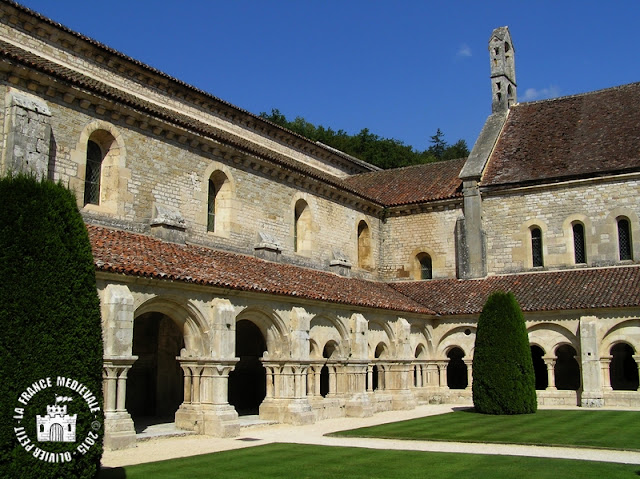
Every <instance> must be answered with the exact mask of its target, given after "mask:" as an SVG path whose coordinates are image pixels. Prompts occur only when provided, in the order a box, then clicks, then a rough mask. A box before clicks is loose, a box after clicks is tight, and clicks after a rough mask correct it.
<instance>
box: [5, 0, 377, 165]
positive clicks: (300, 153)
mask: <svg viewBox="0 0 640 479" xmlns="http://www.w3.org/2000/svg"><path fill="white" fill-rule="evenodd" d="M2 9H3V15H2V16H3V17H4V21H3V22H0V38H4V39H6V40H7V41H9V42H11V43H15V44H17V45H19V46H20V47H21V48H25V49H27V50H28V51H32V52H35V53H36V54H38V55H46V56H47V57H49V58H51V59H53V60H54V61H56V62H58V63H60V64H61V65H65V66H67V67H69V68H71V69H73V70H77V71H78V72H82V73H83V74H85V75H87V76H89V77H92V78H99V79H101V81H105V82H106V83H108V84H109V85H110V86H113V87H115V88H117V89H119V90H121V91H122V92H124V93H130V94H133V95H135V96H136V97H139V98H142V99H145V100H148V101H150V102H151V103H154V104H157V105H160V106H162V108H165V109H167V110H171V111H174V112H177V113H180V114H183V115H187V116H189V117H191V118H195V119H198V120H200V121H202V122H204V123H206V124H207V125H210V126H213V127H215V128H217V129H219V130H220V131H223V132H227V133H231V134H233V135H236V136H237V137H239V138H242V139H243V140H247V141H250V142H253V143H255V144H257V145H261V146H264V147H267V148H269V149H270V150H273V151H277V152H279V153H281V154H283V155H286V156H288V157H290V158H292V159H295V160H296V161H300V162H302V163H305V164H307V165H309V166H312V167H314V168H318V169H320V170H322V171H325V172H326V173H329V174H331V175H335V176H339V177H344V176H346V175H347V174H349V172H351V173H353V172H355V171H357V172H363V171H367V168H363V167H362V166H355V165H353V164H349V163H350V162H349V161H344V160H342V161H340V160H338V161H334V160H331V159H330V158H331V157H333V156H334V154H333V153H330V152H328V151H327V150H325V149H323V148H319V147H317V146H314V144H313V143H312V142H308V141H306V140H301V139H296V138H295V137H293V136H292V135H289V134H286V133H283V132H282V130H280V131H277V130H274V129H273V128H272V127H271V126H268V125H266V124H264V123H263V122H261V121H260V120H257V119H255V117H253V116H252V115H250V114H248V113H247V112H244V111H242V110H240V109H238V108H235V107H232V106H231V105H229V104H227V103H225V102H222V101H220V100H218V99H217V98H215V97H211V96H209V95H207V94H205V93H203V92H200V91H198V90H196V89H195V88H188V87H187V86H186V85H185V84H184V83H181V82H179V81H177V80H174V79H172V78H170V77H169V76H167V75H162V74H159V73H158V72H156V71H153V70H151V69H150V68H145V67H144V66H143V65H142V64H140V63H138V62H134V61H131V60H130V59H128V58H126V57H124V56H123V55H116V54H114V53H112V52H108V51H106V50H104V49H102V48H100V47H98V46H96V45H95V44H91V43H89V42H87V41H86V40H84V39H82V38H79V37H77V36H75V35H73V34H70V33H67V32H61V31H60V30H59V29H57V28H56V27H54V26H51V25H46V24H43V23H42V22H40V20H38V19H34V18H32V17H30V16H28V15H24V14H20V13H18V12H17V11H16V10H15V9H13V8H12V7H11V6H3V7H2ZM16 26H17V27H18V28H15V27H16ZM23 28H26V30H27V31H28V33H27V32H25V31H23V30H22V29H23ZM314 150H315V151H317V152H318V154H317V155H316V154H310V152H311V151H314ZM354 168H355V170H353V169H354Z"/></svg>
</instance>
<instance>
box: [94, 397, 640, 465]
mask: <svg viewBox="0 0 640 479" xmlns="http://www.w3.org/2000/svg"><path fill="white" fill-rule="evenodd" d="M452 410H453V407H452V406H451V405H446V406H445V405H425V406H419V407H417V408H416V409H413V410H411V411H386V412H382V413H378V414H376V415H374V416H372V417H368V418H337V419H327V420H324V421H319V422H317V423H315V424H310V425H307V426H289V425H286V424H272V425H253V426H249V427H243V428H241V431H240V436H238V437H236V438H229V439H221V438H212V437H209V436H198V435H190V436H182V437H165V438H162V437H160V438H157V439H150V440H146V441H144V442H139V443H138V446H137V447H135V448H132V449H125V450H121V451H105V453H104V454H103V456H102V465H103V467H121V466H128V465H131V464H140V463H144V462H153V461H161V460H163V459H173V458H177V457H188V456H195V455H197V454H206V453H211V452H218V451H227V450H230V449H240V448H243V447H251V446H257V445H262V444H269V443H273V442H290V443H298V444H317V445H324V446H351V447H364V448H371V449H397V450H407V451H432V452H455V453H465V454H495V455H507V456H531V457H550V458H564V459H579V460H586V461H603V462H618V463H626V464H640V452H631V451H618V450H604V449H588V448H568V447H548V446H519V445H500V444H483V443H477V444H470V443H457V442H436V441H402V440H394V439H370V438H346V437H327V436H325V434H327V433H330V432H334V431H341V430H345V429H353V428H357V427H364V426H372V425H375V424H382V423H387V422H394V421H402V420H404V419H412V418H416V417H423V416H429V415H435V414H443V413H445V412H450V411H452Z"/></svg>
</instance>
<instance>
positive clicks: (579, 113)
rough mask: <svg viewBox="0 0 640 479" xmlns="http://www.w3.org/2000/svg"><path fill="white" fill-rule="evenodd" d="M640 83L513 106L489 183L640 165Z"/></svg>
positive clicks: (618, 170) (630, 168)
mask: <svg viewBox="0 0 640 479" xmlns="http://www.w3.org/2000/svg"><path fill="white" fill-rule="evenodd" d="M638 125H640V83H632V84H630V85H624V86H620V87H616V88H610V89H607V90H601V91H596V92H592V93H586V94H583V95H576V96H570V97H565V98H558V99H554V100H546V101H540V102H534V103H522V104H519V105H516V106H514V107H512V108H511V111H510V112H509V116H508V118H507V121H506V124H505V126H504V129H503V131H502V133H501V135H500V137H499V139H498V142H497V143H496V146H495V149H494V151H493V153H492V155H491V157H490V159H489V163H488V165H487V168H486V170H485V174H484V177H483V179H482V184H483V185H504V184H513V183H530V184H535V183H541V182H547V181H561V180H565V179H573V178H585V177H590V176H597V175H603V174H612V173H624V172H630V171H639V170H640V129H639V128H638Z"/></svg>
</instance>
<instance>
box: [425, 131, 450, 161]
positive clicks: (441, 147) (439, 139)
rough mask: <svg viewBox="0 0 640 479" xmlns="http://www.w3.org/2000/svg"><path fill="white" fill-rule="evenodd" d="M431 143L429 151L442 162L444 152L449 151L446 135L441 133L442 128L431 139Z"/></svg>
mask: <svg viewBox="0 0 640 479" xmlns="http://www.w3.org/2000/svg"><path fill="white" fill-rule="evenodd" d="M430 142H431V146H430V147H429V149H428V150H427V151H428V152H429V153H431V154H432V155H433V156H435V157H436V159H438V160H441V159H442V155H444V151H445V150H446V149H447V142H446V141H444V133H442V131H440V128H438V131H436V134H435V135H433V136H432V137H431V139H430Z"/></svg>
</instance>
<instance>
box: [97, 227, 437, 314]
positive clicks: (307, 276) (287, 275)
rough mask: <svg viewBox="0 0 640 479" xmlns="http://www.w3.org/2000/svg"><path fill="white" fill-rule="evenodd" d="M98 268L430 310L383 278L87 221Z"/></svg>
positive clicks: (398, 308)
mask: <svg viewBox="0 0 640 479" xmlns="http://www.w3.org/2000/svg"><path fill="white" fill-rule="evenodd" d="M87 228H88V230H89V237H90V239H91V244H92V248H93V257H94V261H95V264H96V267H97V269H98V270H100V271H106V272H112V273H123V274H127V275H132V276H142V277H148V278H156V279H164V280H173V281H181V282H186V283H196V284H202V285H207V286H216V287H220V288H228V289H234V290H240V291H252V292H256V293H269V294H276V295H283V296H292V297H296V298H303V299H311V300H320V301H328V302H331V303H340V304H348V305H353V306H363V307H370V308H380V309H386V310H394V311H405V312H414V313H421V314H433V311H432V310H430V309H429V308H427V307H425V306H422V305H420V304H418V303H416V302H415V301H413V300H412V299H410V298H407V297H406V296H404V295H403V294H401V293H399V292H398V291H396V290H395V289H393V288H391V287H390V286H389V285H387V284H385V283H379V282H373V281H364V280H360V279H354V278H345V277H342V276H338V275H335V274H332V273H327V272H322V271H315V270H311V269H306V268H300V267H297V266H292V265H287V264H280V263H271V262H268V261H263V260H260V259H257V258H253V257H250V256H244V255H239V254H234V253H227V252H222V251H217V250H212V249H209V248H204V247H200V246H193V245H178V244H174V243H167V242H163V241H160V240H158V239H155V238H152V237H150V236H146V235H141V234H136V233H130V232H125V231H120V230H112V229H107V228H103V227H99V226H92V225H88V226H87Z"/></svg>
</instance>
